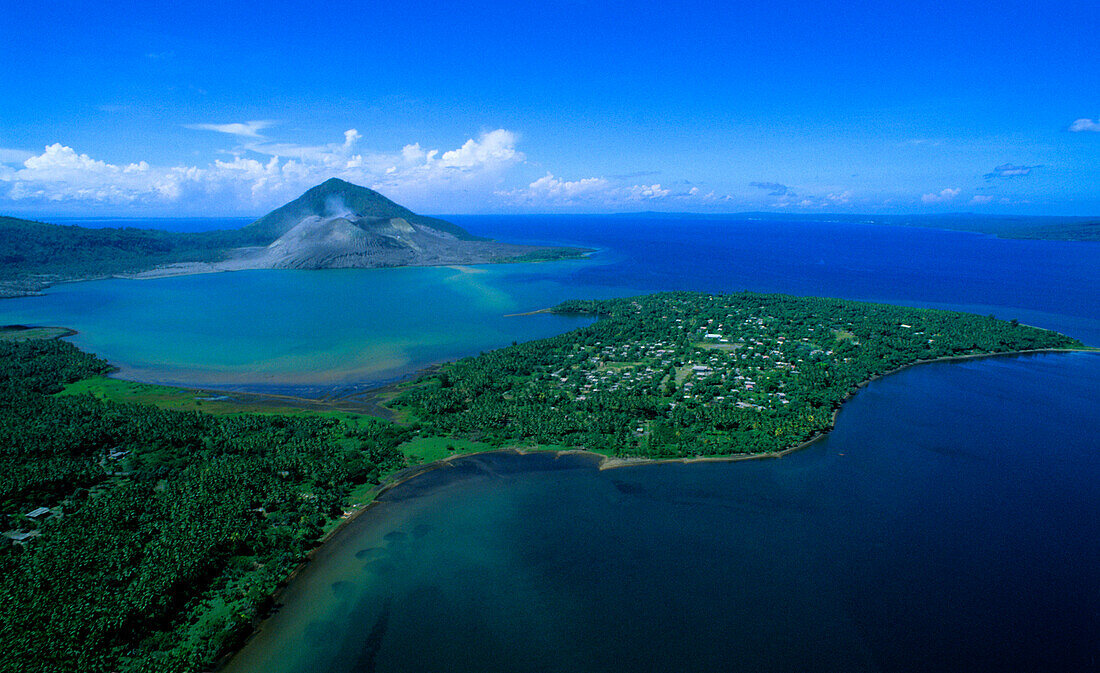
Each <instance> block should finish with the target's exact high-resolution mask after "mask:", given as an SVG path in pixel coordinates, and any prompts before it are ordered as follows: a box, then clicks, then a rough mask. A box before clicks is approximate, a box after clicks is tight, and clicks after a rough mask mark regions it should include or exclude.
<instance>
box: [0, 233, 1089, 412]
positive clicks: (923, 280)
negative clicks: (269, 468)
mask: <svg viewBox="0 0 1100 673" xmlns="http://www.w3.org/2000/svg"><path fill="white" fill-rule="evenodd" d="M456 221H457V222H459V223H460V224H462V225H463V226H466V227H467V228H468V229H470V230H471V231H472V232H474V233H477V234H483V235H489V236H493V237H496V238H499V239H510V240H517V241H541V242H549V243H558V242H561V243H567V244H576V245H584V246H588V247H593V248H598V250H599V251H598V252H597V253H596V254H595V255H593V256H592V258H591V259H587V260H575V261H567V262H554V263H547V264H508V265H487V266H479V267H463V268H406V269H363V270H328V271H316V272H301V271H250V272H241V273H224V274H212V275H204V276H186V277H177V278H166V279H159V280H145V281H127V280H110V281H97V282H88V283H72V284H65V285H59V286H56V287H54V288H51V289H50V290H48V291H47V293H46V295H45V296H43V297H31V298H24V299H14V300H3V301H0V324H6V323H32V324H47V325H65V326H69V327H72V328H74V329H77V330H78V331H79V332H80V334H79V335H78V336H77V337H76V338H75V339H74V341H75V342H76V343H77V344H78V345H80V346H81V347H84V348H87V349H89V350H91V351H93V352H95V353H98V354H100V355H102V356H104V357H106V358H107V359H109V360H110V361H111V362H112V363H114V364H116V365H118V366H119V367H120V368H121V373H120V375H121V376H123V377H128V378H135V379H140V380H144V381H151V382H159V383H177V384H185V385H194V386H209V387H226V388H235V389H243V390H277V391H288V392H296V393H300V394H307V395H313V394H324V393H325V392H328V391H331V390H333V389H334V388H344V387H349V386H370V385H377V384H379V383H382V382H386V381H388V380H391V379H393V378H396V377H400V376H402V375H406V374H409V373H410V372H412V371H415V370H416V369H419V368H420V367H423V366H424V365H427V364H431V363H435V362H440V361H445V360H451V359H455V358H458V357H463V356H466V355H475V354H477V353H478V352H480V351H483V350H488V349H491V348H497V347H500V346H505V345H507V344H509V343H511V342H512V341H523V340H529V339H535V338H539V337H544V336H549V335H551V334H557V333H560V332H563V331H566V330H568V329H571V328H573V327H576V326H578V325H579V324H583V323H582V322H578V320H577V319H575V318H565V317H561V316H552V315H535V316H522V317H510V318H509V317H505V315H507V314H509V313H516V312H525V311H531V310H534V309H540V308H545V307H548V306H552V305H555V304H557V303H559V302H561V301H564V300H566V299H573V298H600V297H608V296H623V295H628V294H640V293H645V292H655V291H660V290H704V291H736V290H744V289H748V290H756V291H765V292H787V293H792V294H804V295H818V296H837V297H845V298H849V299H861V300H870V301H885V302H890V303H900V304H911V305H918V306H932V307H937V308H949V309H956V310H967V311H973V312H978V313H981V314H987V313H993V314H995V315H997V316H1000V317H1003V318H1006V319H1007V318H1017V319H1019V320H1021V322H1025V323H1028V324H1034V325H1039V326H1042V327H1048V328H1051V329H1056V330H1059V331H1063V332H1065V333H1067V334H1071V335H1073V336H1076V337H1078V338H1081V339H1083V340H1085V341H1086V342H1087V343H1092V344H1096V345H1100V309H1098V308H1097V306H1098V305H1100V302H1098V301H1097V297H1100V263H1098V260H1100V244H1095V243H1065V242H1057V241H1008V240H1000V239H996V238H992V237H989V236H981V235H976V234H967V233H960V232H952V231H938V230H932V229H915V228H907V227H884V226H874V225H859V224H844V223H830V222H818V223H783V222H753V221H729V222H726V221H714V220H685V219H674V220H667V221H666V220H658V219H653V218H626V217H619V218H614V217H583V216H572V217H511V218H508V217H480V218H479V217H466V218H457V219H456ZM93 224H96V225H99V226H102V224H103V223H102V222H95V223H93ZM127 224H133V222H127ZM157 224H163V223H159V222H158V223H157ZM192 224H193V223H192ZM209 224H210V226H213V225H215V224H218V223H217V222H212V223H209ZM227 224H239V223H237V222H229V223H227Z"/></svg>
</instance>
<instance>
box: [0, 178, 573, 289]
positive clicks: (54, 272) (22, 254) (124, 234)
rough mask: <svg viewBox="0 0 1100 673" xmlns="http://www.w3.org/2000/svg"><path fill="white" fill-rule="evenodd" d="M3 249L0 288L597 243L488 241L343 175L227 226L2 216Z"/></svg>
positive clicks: (560, 255) (556, 252)
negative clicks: (203, 228) (179, 227)
mask: <svg viewBox="0 0 1100 673" xmlns="http://www.w3.org/2000/svg"><path fill="white" fill-rule="evenodd" d="M0 251H3V252H2V254H0V297H15V296H23V295H28V294H35V293H37V292H40V291H41V290H43V289H44V288H46V287H49V286H50V285H52V284H55V283H59V282H66V281H78V280H93V279H99V278H112V277H124V278H155V277H162V276H174V275H186V274H193V273H214V272H219V271H243V270H248V269H337V268H341V269H342V268H356V269H368V268H379V267H395V266H444V265H451V264H491V263H501V262H539V261H547V260H556V259H566V258H570V257H579V256H582V255H584V254H587V253H589V252H592V251H591V250H589V249H587V248H571V247H565V246H559V247H554V246H537V245H519V244H512V243H500V242H497V241H491V240H488V239H485V238H481V237H478V236H474V235H473V234H471V233H469V232H468V231H466V230H465V229H463V228H462V227H459V226H457V225H455V224H452V223H450V222H447V221H445V220H440V219H437V218H434V217H425V216H423V215H417V214H416V213H414V212H412V211H411V210H409V209H408V208H405V207H404V206H400V205H398V204H396V203H394V202H393V201H390V200H389V199H387V198H386V197H384V196H382V195H381V194H379V193H378V192H376V191H374V190H372V189H368V188H366V187H360V186H358V185H353V184H351V183H350V182H345V181H344V180H340V179H337V178H332V179H330V180H326V181H325V182H323V183H321V184H320V185H317V186H316V187H313V188H312V189H309V190H308V191H306V192H305V193H304V194H302V196H300V197H298V198H297V199H295V200H293V201H291V202H290V203H287V204H286V205H284V206H281V207H280V208H277V209H275V210H273V211H272V212H270V213H268V214H267V215H264V216H263V217H261V218H259V219H258V220H256V221H255V222H253V223H251V224H249V225H247V226H245V227H243V228H241V229H234V230H226V231H209V232H202V233H172V232H167V231H160V230H155V229H134V228H125V229H114V228H104V229H89V228H86V227H79V226H59V225H54V224H47V223H43V222H32V221H29V220H21V219H17V218H13V217H0Z"/></svg>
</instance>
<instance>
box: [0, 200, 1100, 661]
mask: <svg viewBox="0 0 1100 673" xmlns="http://www.w3.org/2000/svg"><path fill="white" fill-rule="evenodd" d="M449 219H451V220H452V221H454V222H456V223H457V224H460V225H462V226H464V227H466V228H468V229H469V230H470V231H472V232H473V233H476V234H480V235H486V236H491V237H495V238H500V239H503V240H509V241H518V242H547V243H572V244H577V245H584V246H587V247H592V248H596V249H597V252H596V253H594V254H593V255H592V256H591V257H590V258H589V259H586V260H575V261H564V262H554V263H545V264H514V265H498V266H485V267H471V268H443V269H391V270H362V271H325V272H274V271H256V272H242V273H233V274H218V275H210V276H191V277H181V278H169V279H161V280H150V281H122V280H111V281H97V282H88V283H74V284H67V285H61V286H57V287H55V288H51V289H50V290H49V291H48V292H47V293H46V295H45V296H43V297H34V298H25V299H17V300H4V301H2V302H0V322H3V323H35V324H54V325H66V326H71V327H74V328H75V329H77V330H79V331H80V334H79V335H78V336H77V337H75V338H74V341H76V342H77V343H78V344H79V345H81V346H82V347H85V348H88V349H89V350H92V351H94V352H97V353H99V354H101V355H104V356H105V357H107V358H108V359H110V360H111V361H112V362H115V363H116V364H118V365H119V366H120V367H121V368H122V375H124V376H131V377H135V378H140V379H142V380H152V381H159V382H179V383H188V384H191V385H203V386H222V387H228V388H240V389H257V390H267V389H280V390H296V391H300V392H303V393H305V394H323V393H324V391H330V390H332V389H334V388H340V387H348V386H353V387H354V386H369V385H374V384H377V383H379V382H384V381H386V380H391V379H393V378H394V377H400V376H402V375H406V374H408V373H409V372H412V371H415V370H416V369H417V368H419V367H422V366H424V365H425V364H429V363H431V362H438V361H442V360H447V359H452V358H456V357H462V356H465V355H471V354H476V353H477V352H479V351H481V350H486V349H489V348H494V347H498V346H503V345H507V344H508V343H511V342H512V341H518V340H526V339H532V338H538V337H540V336H546V335H549V334H554V333H558V332H560V331H563V330H566V329H571V328H572V327H575V326H576V325H578V324H583V323H578V322H577V320H576V319H571V318H564V317H560V316H550V315H545V314H540V315H534V316H512V315H510V314H514V313H523V312H526V311H530V310H534V309H539V308H543V307H546V306H550V305H553V304H555V303H557V302H559V301H562V300H564V299H569V298H591V297H610V296H623V295H629V294H637V293H644V292H653V291H659V290H689V289H690V290H705V291H736V290H741V289H748V290H755V291H765V292H786V293H792V294H804V295H825V296H836V297H844V298H850V299H860V300H870V301H883V302H891V303H898V304H905V305H912V306H930V307H936V308H949V309H956V310H967V311H972V312H978V313H981V314H994V315H997V316H998V317H1002V318H1006V319H1010V318H1017V319H1019V320H1020V321H1021V322H1024V323H1028V324H1033V325H1038V326H1041V327H1047V328H1051V329H1056V330H1059V331H1062V332H1065V333H1067V334H1070V335H1072V336H1075V337H1077V338H1080V339H1082V340H1083V341H1085V342H1086V343H1089V344H1091V345H1100V301H1098V299H1100V263H1098V262H1100V244H1095V243H1067V242H1052V241H1012V240H1000V239H996V238H993V237H990V236H985V235H979V234H970V233H963V232H952V231H940V230H934V229H918V228H902V227H896V228H895V227H884V226H880V225H860V224H850V223H830V222H817V223H809V222H798V223H785V222H760V221H721V220H714V219H691V218H660V217H643V216H619V217H584V216H569V217H566V216H561V217H474V216H466V217H453V218H449ZM180 226H198V225H195V224H193V223H191V224H186V223H185V225H180ZM211 228H213V227H211ZM1098 400H1100V355H1096V354H1085V353H1074V354H1042V355H1029V356H1011V357H997V358H988V359H981V360H968V361H960V362H952V363H937V364H929V365H922V366H919V367H915V368H911V369H908V370H905V371H902V372H900V373H897V374H894V375H891V376H888V377H886V378H883V379H880V380H878V381H875V382H874V383H872V384H871V385H869V386H868V387H866V388H864V389H863V390H861V391H860V392H859V393H858V394H857V395H856V396H855V397H854V398H853V399H852V400H850V401H849V402H847V403H846V404H845V406H844V408H843V409H842V411H841V413H840V414H839V416H838V420H837V427H836V429H835V431H834V432H832V433H831V434H830V435H828V436H827V437H826V438H825V439H824V440H823V441H820V442H818V443H816V444H814V445H812V446H810V447H809V448H807V449H804V450H802V451H799V452H796V453H794V454H791V455H789V456H787V457H785V458H782V459H777V460H760V461H749V462H740V463H701V464H691V465H683V464H665V465H648V466H640V467H626V468H619V469H614V470H605V471H599V470H597V469H596V466H595V463H594V461H593V459H591V458H588V457H584V456H563V457H560V458H555V457H554V456H552V455H549V454H542V455H528V456H517V455H511V454H492V455H483V456H476V457H470V458H465V459H462V460H458V461H455V462H454V463H453V464H451V465H450V466H449V467H447V468H444V469H438V470H435V471H432V472H429V473H427V474H424V475H422V476H420V477H417V478H415V479H413V480H411V481H408V482H405V483H403V484H401V485H399V486H397V487H395V488H394V489H392V490H390V491H388V492H387V493H385V494H384V495H383V496H382V497H381V499H380V502H379V504H378V505H377V506H375V507H374V508H372V509H371V510H370V511H369V512H367V513H366V514H364V515H363V516H360V517H359V518H358V519H356V520H355V521H354V522H353V523H352V524H350V525H349V526H347V527H346V528H344V529H343V530H342V531H341V532H340V533H339V534H338V535H337V536H336V537H335V538H334V539H333V540H331V541H330V542H329V543H327V544H326V545H325V546H324V547H323V548H322V549H321V550H320V552H319V553H318V556H317V558H316V559H315V560H314V561H313V562H312V563H311V564H310V565H309V566H308V568H307V569H306V570H305V571H304V572H303V573H302V574H301V575H300V576H299V577H298V578H297V579H295V581H294V582H293V583H292V584H291V586H290V587H289V589H288V590H287V592H286V593H285V594H284V595H283V596H281V597H280V603H281V607H280V608H279V610H278V611H277V612H276V614H275V616H274V617H273V618H272V619H271V620H270V621H268V622H267V623H266V624H265V625H264V626H263V628H262V629H261V631H260V632H259V633H258V635H257V636H256V637H254V638H253V639H252V640H250V641H249V643H248V645H247V646H246V647H245V649H244V650H243V651H242V652H241V654H240V655H238V657H237V658H235V659H234V660H233V662H231V664H230V667H229V670H231V671H234V672H235V673H236V672H242V671H257V672H259V671H264V672H265V673H267V672H271V673H277V672H279V671H287V672H290V671H310V672H311V673H322V672H324V673H329V672H331V673H338V672H341V671H441V670H447V671H488V670H491V671H500V672H508V671H626V670H630V671H669V670H681V671H710V670H723V671H727V670H746V671H789V670H802V671H846V672H847V671H928V670H936V671H1005V670H1011V671H1016V670H1019V671H1038V670H1091V669H1095V668H1096V667H1097V663H1098V662H1100V640H1098V639H1097V638H1096V634H1097V633H1100V575H1098V574H1097V573H1096V568H1098V567H1100V545H1098V544H1097V540H1100V496H1098V494H1097V491H1096V488H1095V485H1096V484H1097V483H1100V442H1098V440H1097V437H1100V415H1098V414H1096V413H1095V408H1096V403H1097V401H1098Z"/></svg>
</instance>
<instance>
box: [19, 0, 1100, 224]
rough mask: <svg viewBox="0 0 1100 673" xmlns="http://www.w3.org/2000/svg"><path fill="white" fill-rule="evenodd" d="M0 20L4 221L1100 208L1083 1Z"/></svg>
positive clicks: (36, 5) (1099, 142) (177, 13)
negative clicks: (369, 209)
mask: <svg viewBox="0 0 1100 673" xmlns="http://www.w3.org/2000/svg"><path fill="white" fill-rule="evenodd" d="M156 4H157V3H149V2H110V1H107V2H103V1H101V2H80V1H65V2H62V1H59V0H39V1H37V2H22V3H6V6H5V8H4V17H3V19H0V58H2V59H3V62H4V63H5V67H4V68H2V69H0V212H8V213H17V214H20V213H21V214H88V215H117V214H132V215H223V214H224V215H229V214H259V213H262V212H265V211H266V210H268V209H270V208H272V207H274V206H277V205H279V204H280V203H282V202H285V201H286V200H288V199H290V198H293V197H294V196H296V195H297V194H298V193H300V192H301V191H303V190H304V189H306V188H308V187H309V186H311V185H313V184H315V183H317V182H320V181H322V180H324V179H325V178H328V177H331V176H333V175H336V176H340V177H344V178H345V179H348V180H351V181H353V182H357V183H359V184H364V185H367V186H371V187H374V188H376V189H378V190H379V191H382V192H383V193H385V194H386V195H387V196H390V197H391V198H394V199H395V200H397V201H399V202H401V203H404V204H406V205H409V206H410V207H412V208H414V209H416V210H419V211H423V212H430V213H483V212H484V213H511V212H621V211H634V210H671V211H700V212H738V211H747V210H780V211H790V212H800V213H802V212H811V213H813V212H867V213H895V212H896V213H925V212H927V213H936V212H958V211H971V212H979V213H1029V214H1080V215H1095V214H1100V68H1098V67H1097V63H1100V39H1097V37H1096V35H1097V33H1098V31H1100V19H1098V14H1097V12H1096V7H1095V4H1094V3H1091V2H1084V1H1081V2H1059V1H1057V0H1053V1H1048V2H1037V1H1036V2H1013V1H1011V0H1009V1H1007V2H999V3H988V2H980V3H979V2H956V3H942V2H935V3H932V2H907V3H892V2H859V1H851V0H849V1H847V2H783V1H773V2H769V3H731V2H680V3H669V2H661V3H649V2H634V3H599V2H579V1H578V2H551V1H547V2H540V3H516V2H506V3H505V2H499V3H450V4H449V5H444V3H418V2H387V3H368V2H352V3H346V2H327V3H324V4H323V5H318V4H316V3H288V2H272V1H266V2H235V1H232V0H228V1H225V2H220V3H201V4H199V3H181V4H182V5H184V6H183V7H157V6H154V5H156Z"/></svg>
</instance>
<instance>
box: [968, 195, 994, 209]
mask: <svg viewBox="0 0 1100 673" xmlns="http://www.w3.org/2000/svg"><path fill="white" fill-rule="evenodd" d="M992 201H993V197H992V196H990V195H989V194H975V195H974V197H973V198H971V199H970V203H972V204H974V205H976V206H981V205H984V204H987V203H990V202H992Z"/></svg>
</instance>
